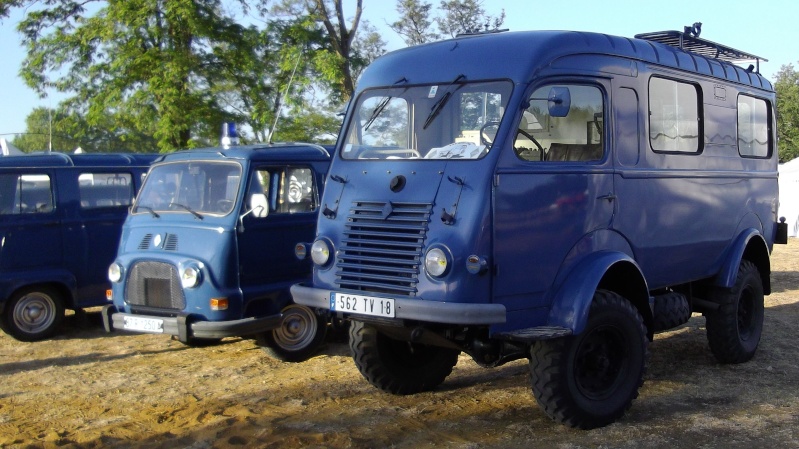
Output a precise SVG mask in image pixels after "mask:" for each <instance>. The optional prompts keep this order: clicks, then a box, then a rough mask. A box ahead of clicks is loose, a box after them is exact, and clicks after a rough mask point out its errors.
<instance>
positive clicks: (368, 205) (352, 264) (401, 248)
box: [336, 201, 433, 296]
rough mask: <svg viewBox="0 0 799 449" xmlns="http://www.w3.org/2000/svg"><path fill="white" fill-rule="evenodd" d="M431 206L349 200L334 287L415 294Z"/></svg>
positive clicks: (406, 294) (407, 294) (426, 204)
mask: <svg viewBox="0 0 799 449" xmlns="http://www.w3.org/2000/svg"><path fill="white" fill-rule="evenodd" d="M432 209H433V205H432V204H428V203H400V202H391V203H382V202H369V201H355V202H353V204H352V206H351V207H350V210H349V215H348V216H347V224H346V227H345V229H344V235H343V238H342V240H341V248H340V251H339V253H338V256H337V260H336V267H337V268H338V271H337V272H336V279H337V280H336V282H337V284H338V286H339V287H340V288H342V289H349V290H358V291H365V292H374V293H388V294H397V295H405V296H413V295H415V294H416V291H417V290H416V284H417V282H418V279H419V272H420V266H421V262H420V261H421V258H422V248H423V247H424V241H425V238H426V237H427V229H428V224H429V222H430V215H431V213H432Z"/></svg>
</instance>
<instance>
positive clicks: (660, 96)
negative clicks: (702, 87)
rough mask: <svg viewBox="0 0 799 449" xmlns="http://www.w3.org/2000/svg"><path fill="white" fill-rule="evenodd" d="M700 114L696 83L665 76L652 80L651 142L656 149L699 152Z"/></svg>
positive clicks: (650, 92)
mask: <svg viewBox="0 0 799 449" xmlns="http://www.w3.org/2000/svg"><path fill="white" fill-rule="evenodd" d="M700 117H701V115H700V114H699V94H698V93H697V88H696V86H694V85H693V84H688V83H683V82H679V81H674V80H670V79H665V78H652V80H651V81H650V82H649V143H650V145H652V149H653V150H654V151H662V152H669V153H670V152H678V153H698V152H699V150H700V149H701V145H700V139H699V136H700V130H701V127H700V126H701V122H700Z"/></svg>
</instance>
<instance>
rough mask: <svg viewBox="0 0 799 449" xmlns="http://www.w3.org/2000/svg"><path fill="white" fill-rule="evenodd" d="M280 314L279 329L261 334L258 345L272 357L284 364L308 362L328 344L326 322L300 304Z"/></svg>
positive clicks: (287, 308)
mask: <svg viewBox="0 0 799 449" xmlns="http://www.w3.org/2000/svg"><path fill="white" fill-rule="evenodd" d="M281 313H282V314H283V319H282V321H281V322H280V326H279V327H278V328H276V329H272V330H271V331H268V332H264V333H262V334H259V335H258V337H257V342H258V345H259V346H261V347H262V348H263V349H264V351H265V352H266V353H267V354H269V355H270V356H272V357H274V358H276V359H278V360H282V361H284V362H303V361H305V360H308V359H309V358H310V357H311V356H312V355H314V354H315V353H316V351H318V350H319V348H320V347H321V346H322V343H324V341H325V334H326V333H327V320H326V319H321V318H320V316H319V315H317V314H316V312H314V310H312V309H310V308H308V307H305V306H301V305H299V304H289V305H288V306H286V307H285V308H283V310H282V311H281Z"/></svg>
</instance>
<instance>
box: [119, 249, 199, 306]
mask: <svg viewBox="0 0 799 449" xmlns="http://www.w3.org/2000/svg"><path fill="white" fill-rule="evenodd" d="M125 295H126V297H125V301H126V302H127V303H128V304H130V305H134V306H144V307H153V308H157V309H171V310H183V309H184V308H185V307H186V298H185V297H184V296H183V289H182V288H181V285H180V279H179V278H178V270H177V268H175V266H174V265H171V264H168V263H164V262H152V261H144V262H137V263H135V264H134V265H133V266H132V267H131V269H130V274H129V275H128V280H127V284H126V286H125Z"/></svg>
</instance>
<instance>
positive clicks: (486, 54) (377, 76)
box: [358, 31, 773, 91]
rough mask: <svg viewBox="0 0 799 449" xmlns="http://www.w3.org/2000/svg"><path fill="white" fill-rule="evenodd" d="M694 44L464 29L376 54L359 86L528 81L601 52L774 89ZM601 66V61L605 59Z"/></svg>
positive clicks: (573, 33)
mask: <svg viewBox="0 0 799 449" xmlns="http://www.w3.org/2000/svg"><path fill="white" fill-rule="evenodd" d="M662 33H667V35H668V36H672V35H671V34H670V33H678V32H662ZM650 34H652V33H650ZM639 36H641V37H648V35H639ZM706 42H709V41H706ZM711 44H712V42H711ZM716 45H719V44H716ZM719 46H720V45H719ZM720 47H724V46H720ZM724 48H728V49H730V50H733V49H731V48H729V47H724ZM691 49H692V47H691V46H684V47H683V48H679V47H678V46H673V45H669V44H668V43H663V42H662V41H660V42H659V41H658V39H654V38H647V39H641V38H628V37H619V36H611V35H607V34H601V33H592V32H582V31H518V32H500V33H483V34H475V35H461V36H459V37H456V38H454V39H448V40H444V41H438V42H432V43H428V44H423V45H419V46H415V47H408V48H404V49H401V50H396V51H394V52H391V53H388V54H386V55H384V56H382V57H380V58H378V59H376V60H375V61H374V62H373V63H372V64H371V65H370V66H369V67H368V68H367V69H366V70H365V71H364V73H363V75H362V77H361V80H360V82H359V84H358V90H362V89H364V88H367V87H375V86H390V85H393V84H395V83H398V82H399V81H403V82H405V83H407V84H426V83H441V82H446V81H448V80H452V79H455V78H456V77H457V76H458V75H460V74H463V75H465V76H466V79H473V80H476V79H482V80H487V79H502V78H510V79H512V80H513V81H515V82H523V83H527V82H530V81H532V79H533V78H534V77H537V76H540V74H541V72H542V71H545V70H547V69H551V68H557V67H559V66H558V63H559V62H564V61H566V60H567V59H568V57H570V56H571V57H572V58H577V57H582V56H589V57H596V56H599V57H605V59H607V60H608V61H609V62H612V61H611V60H612V59H613V57H616V58H615V60H616V63H617V64H618V67H616V68H614V69H613V70H619V69H625V70H626V72H627V73H626V74H634V73H635V72H636V69H635V67H634V66H633V67H631V64H630V62H629V61H630V60H633V61H640V62H642V63H646V64H655V65H660V66H666V67H672V68H677V69H680V70H684V71H687V72H691V73H697V74H702V75H706V76H711V77H714V78H718V79H721V80H727V81H730V82H733V83H739V84H745V85H750V86H754V87H756V88H761V89H766V90H769V91H773V87H772V85H771V83H770V82H769V81H768V80H767V79H765V78H764V77H763V76H762V75H760V74H759V73H757V72H756V71H754V70H751V69H750V70H747V69H744V68H743V67H739V66H737V65H734V64H732V63H730V62H729V61H728V60H729V59H731V58H722V57H718V56H717V57H710V56H709V55H710V52H707V55H703V54H699V53H697V52H696V51H690V50H691ZM735 51H737V50H735ZM739 53H740V54H741V55H742V56H744V57H749V56H752V57H753V58H756V59H757V60H764V59H763V58H760V57H756V56H753V55H749V54H746V53H743V52H739ZM719 54H720V55H721V54H726V53H719ZM607 57H610V58H607ZM622 58H623V59H622ZM725 59H727V60H725ZM737 59H738V60H740V59H745V58H737ZM570 62H571V63H572V65H569V66H564V65H561V66H560V67H562V68H564V67H568V68H571V69H578V70H579V69H580V67H579V66H580V64H573V63H574V62H576V60H574V59H573V60H571V61H570ZM564 64H565V62H564ZM625 64H626V67H625ZM575 65H576V67H575ZM599 67H602V63H600V65H599ZM611 73H619V72H618V71H616V72H611Z"/></svg>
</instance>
